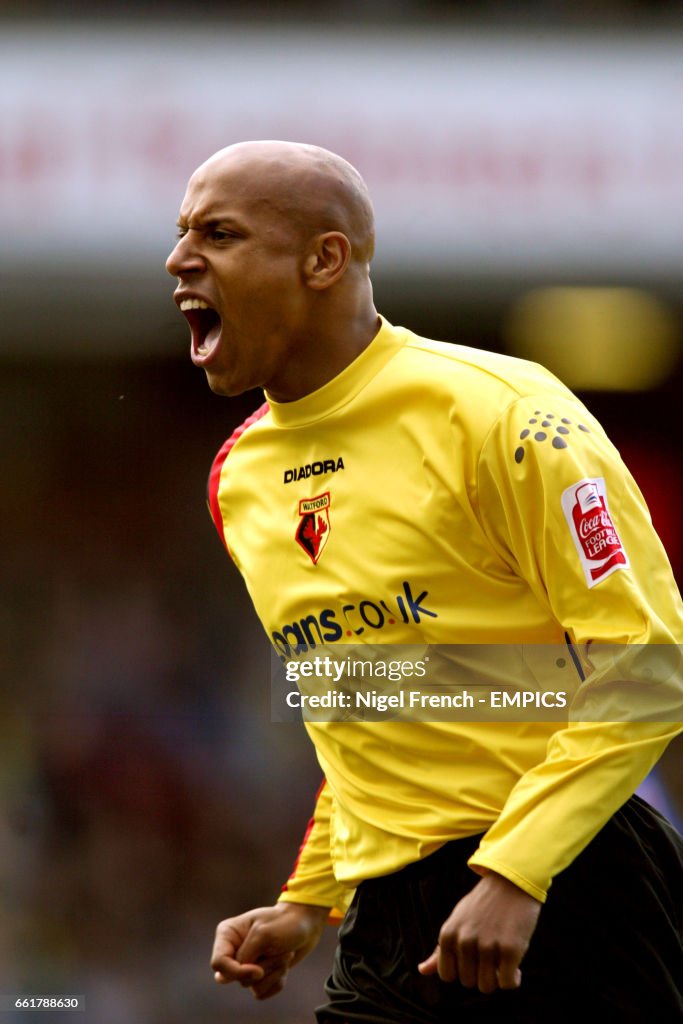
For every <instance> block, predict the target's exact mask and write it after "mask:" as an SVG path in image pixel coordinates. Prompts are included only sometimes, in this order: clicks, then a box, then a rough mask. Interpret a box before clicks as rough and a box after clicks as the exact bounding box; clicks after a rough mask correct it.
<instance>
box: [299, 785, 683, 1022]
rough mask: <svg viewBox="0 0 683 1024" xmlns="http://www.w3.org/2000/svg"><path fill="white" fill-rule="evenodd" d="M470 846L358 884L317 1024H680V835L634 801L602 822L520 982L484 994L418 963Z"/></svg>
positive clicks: (545, 917)
mask: <svg viewBox="0 0 683 1024" xmlns="http://www.w3.org/2000/svg"><path fill="white" fill-rule="evenodd" d="M539 841H542V840H541V839H540V838H539ZM478 843H479V837H477V836H475V837H472V838H471V839H460V840H456V841H454V842H451V843H447V844H446V846H443V847H442V848H441V849H440V850H437V852H436V853H434V854H432V855H431V856H430V857H427V858H425V859H424V860H423V861H419V862H418V863H415V864H410V865H408V866H407V867H406V868H403V869H402V870H401V871H397V872H396V873H395V874H392V875H386V876H384V877H383V878H377V879H371V880H369V881H366V882H363V883H362V884H361V885H360V886H359V887H358V889H357V891H356V894H355V897H354V901H353V904H352V905H351V908H350V909H349V912H348V914H347V916H346V918H345V919H344V922H343V924H342V926H341V928H340V931H339V945H338V948H337V953H336V957H335V962H334V968H333V971H332V975H331V977H330V978H329V980H328V982H327V985H326V987H325V991H326V994H327V999H328V1001H327V1003H326V1004H325V1005H324V1006H321V1007H319V1008H318V1010H317V1011H316V1019H317V1021H318V1024H343V1022H346V1024H357V1022H363V1024H446V1022H448V1024H456V1022H459V1021H463V1022H469V1021H476V1022H488V1021H501V1022H503V1021H504V1022H505V1024H555V1022H558V1021H562V1022H569V1021H579V1022H586V1024H587V1022H589V1021H594V1020H595V1021H597V1020H602V1021H604V1022H605V1024H607V1022H610V1024H611V1022H612V1021H614V1022H618V1024H645V1022H650V1021H651V1022H653V1024H655V1022H656V1024H674V1022H677V1024H681V1022H682V1021H683V840H681V837H680V836H679V835H678V833H677V832H676V831H675V829H674V828H673V827H672V826H671V825H670V824H669V823H668V822H667V821H666V820H665V819H664V818H662V816H661V815H660V814H658V813H657V812H656V811H655V810H653V809H652V808H651V807H650V806H649V805H648V804H646V803H645V802H644V801H642V800H641V799H639V798H638V797H632V798H631V799H630V800H629V801H628V802H627V803H626V804H625V805H624V806H623V807H622V808H621V809H620V810H619V811H618V812H617V813H616V814H615V815H614V817H613V818H611V819H610V821H608V823H607V824H606V825H605V826H604V828H603V829H602V830H601V831H600V832H599V833H598V835H597V836H596V837H595V839H594V840H593V841H592V842H591V843H590V844H589V845H588V846H587V847H586V849H585V850H584V851H583V852H582V853H581V854H580V855H579V856H578V857H577V858H576V860H575V861H574V862H573V863H572V864H571V865H570V866H569V867H568V868H566V870H565V871H563V872H562V873H561V874H559V875H558V876H557V877H556V878H555V880H554V882H553V885H552V887H551V889H550V892H549V894H548V899H547V902H546V904H545V905H544V907H543V909H542V911H541V915H540V917H539V921H538V925H537V928H536V930H535V932H534V935H533V937H532V941H531V945H530V946H529V950H528V951H527V954H526V956H525V957H524V961H523V963H522V985H521V987H520V988H519V989H515V990H512V991H505V992H503V991H498V992H494V993H492V994H490V995H483V994H482V993H480V992H479V991H478V990H476V989H466V988H464V987H463V986H461V985H460V984H459V983H457V982H455V983H446V982H442V981H441V980H440V979H439V978H438V977H437V976H431V977H423V976H422V975H420V974H419V973H418V971H417V964H418V963H419V962H420V961H422V960H424V959H425V958H426V957H427V956H429V954H430V953H431V952H432V951H433V949H434V947H435V945H436V941H437V936H438V934H439V931H440V929H441V926H442V924H443V922H444V921H445V919H446V918H447V917H448V915H449V914H450V912H451V910H452V909H453V907H454V906H455V904H456V903H457V902H458V900H460V899H461V898H462V897H463V896H464V895H465V894H466V893H467V892H468V891H469V890H470V889H471V888H472V886H473V885H475V884H476V882H477V880H478V879H477V876H476V875H475V874H474V873H473V872H472V870H471V869H470V868H468V867H467V859H468V857H469V856H470V855H471V854H472V853H473V852H474V850H475V849H476V847H477V846H478Z"/></svg>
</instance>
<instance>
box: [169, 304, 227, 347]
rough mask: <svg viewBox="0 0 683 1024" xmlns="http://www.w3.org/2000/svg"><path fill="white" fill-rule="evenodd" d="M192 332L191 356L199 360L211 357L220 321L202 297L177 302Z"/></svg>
mask: <svg viewBox="0 0 683 1024" xmlns="http://www.w3.org/2000/svg"><path fill="white" fill-rule="evenodd" d="M179 306H180V311H181V313H182V314H183V315H184V316H185V319H186V320H187V322H188V324H189V325H190V331H191V332H192V356H193V359H195V360H196V361H199V362H202V363H203V362H205V361H206V360H207V359H209V358H210V357H211V355H212V354H213V352H214V350H215V349H216V347H217V345H218V341H219V339H220V336H221V327H222V321H221V318H220V316H219V314H218V313H217V312H216V310H215V309H212V308H211V306H209V304H208V302H205V301H204V299H183V300H182V302H180V303H179Z"/></svg>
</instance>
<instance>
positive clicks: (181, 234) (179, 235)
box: [175, 228, 187, 240]
mask: <svg viewBox="0 0 683 1024" xmlns="http://www.w3.org/2000/svg"><path fill="white" fill-rule="evenodd" d="M186 234H187V228H178V230H177V231H176V235H175V236H176V238H177V239H179V240H180V239H181V238H184V237H185V235H186Z"/></svg>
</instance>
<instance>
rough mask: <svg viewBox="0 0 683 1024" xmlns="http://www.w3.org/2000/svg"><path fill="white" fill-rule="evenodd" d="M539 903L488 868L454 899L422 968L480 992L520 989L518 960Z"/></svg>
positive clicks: (538, 912) (420, 965)
mask: <svg viewBox="0 0 683 1024" xmlns="http://www.w3.org/2000/svg"><path fill="white" fill-rule="evenodd" d="M541 906H542V904H541V903H540V902H539V901H538V900H536V899H534V897H533V896H529V895H528V893H526V892H524V890H523V889H520V888H519V887H518V886H516V885H513V883H512V882H509V881H508V880H507V878H503V876H502V875H499V874H496V872H495V871H491V872H489V873H488V874H486V875H484V877H483V878H482V879H481V881H480V882H477V884H476V885H475V887H474V889H472V891H471V892H470V893H468V894H467V896H465V897H463V899H461V900H460V902H459V903H457V904H456V906H455V909H454V910H453V913H452V914H451V915H450V917H449V918H448V919H447V920H446V921H445V923H444V925H443V927H442V928H441V931H440V932H439V942H438V945H437V947H436V949H435V950H434V952H433V953H432V955H431V956H430V957H428V958H427V959H426V960H424V961H423V962H422V963H421V964H419V966H418V970H419V971H420V973H421V974H437V973H438V975H439V977H440V978H441V979H442V981H460V984H461V985H464V986H465V987H466V988H478V989H479V991H480V992H493V991H495V989H497V988H519V986H520V984H521V981H522V972H521V970H520V968H519V965H520V963H521V961H522V957H523V956H524V954H525V953H526V951H527V949H528V948H529V942H530V941H531V936H532V935H533V932H534V928H535V927H536V922H537V921H538V915H539V914H540V912H541Z"/></svg>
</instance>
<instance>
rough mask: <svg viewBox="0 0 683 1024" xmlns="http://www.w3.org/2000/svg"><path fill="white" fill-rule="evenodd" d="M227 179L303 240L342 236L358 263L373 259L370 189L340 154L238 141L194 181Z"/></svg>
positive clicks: (211, 159) (304, 146) (291, 145)
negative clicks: (333, 234) (329, 234)
mask: <svg viewBox="0 0 683 1024" xmlns="http://www.w3.org/2000/svg"><path fill="white" fill-rule="evenodd" d="M223 176H225V178H226V182H227V181H228V179H229V187H230V190H231V191H233V192H234V191H235V189H236V188H237V189H239V191H240V193H241V194H242V196H243V197H246V196H248V197H249V198H250V199H251V200H252V201H253V202H254V203H257V204H259V206H260V207H261V208H262V209H266V208H269V209H270V210H272V212H273V213H274V214H277V215H279V216H281V217H283V218H286V220H287V221H288V222H289V223H290V224H291V225H292V226H293V227H295V228H297V229H298V232H299V233H300V234H301V235H302V237H305V238H310V237H313V236H315V235H319V234H322V233H324V232H329V231H339V232H341V233H342V234H344V235H346V237H347V238H348V240H349V242H350V244H351V259H352V260H353V261H354V262H360V263H369V262H370V260H371V259H372V256H373V252H374V246H375V225H374V215H373V210H372V203H371V201H370V196H369V194H368V190H367V187H366V185H365V182H364V181H363V179H362V177H361V176H360V174H359V173H358V171H357V170H356V169H355V167H353V166H352V165H351V164H350V163H348V162H347V161H346V160H344V159H343V158H342V157H340V156H338V155H337V154H336V153H332V152H330V151H329V150H327V149H322V148H321V147H320V146H310V145H307V144H305V143H299V142H278V141H260V142H238V143H236V144H235V145H233V146H227V147H226V148H225V149H220V150H219V151H218V152H217V153H214V154H213V156H211V157H209V159H208V160H207V161H206V162H205V163H203V164H202V165H201V166H200V167H198V168H197V170H196V171H195V173H194V174H193V175H192V178H191V179H190V182H191V183H192V182H195V183H199V182H201V181H206V180H208V179H214V180H215V179H216V178H218V179H220V178H222V177H223Z"/></svg>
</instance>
